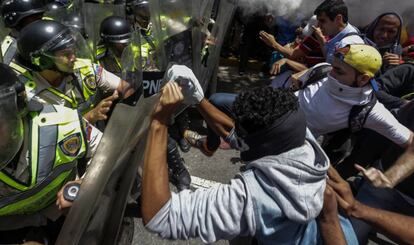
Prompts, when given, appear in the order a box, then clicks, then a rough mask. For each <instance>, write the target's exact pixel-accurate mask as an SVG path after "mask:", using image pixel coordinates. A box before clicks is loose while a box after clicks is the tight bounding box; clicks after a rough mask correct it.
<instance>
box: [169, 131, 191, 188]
mask: <svg viewBox="0 0 414 245" xmlns="http://www.w3.org/2000/svg"><path fill="white" fill-rule="evenodd" d="M167 163H168V173H169V176H170V182H171V183H172V184H173V185H175V187H177V189H178V191H182V190H184V189H190V184H191V176H190V173H189V172H188V170H187V168H186V167H185V166H184V159H183V158H182V157H181V156H180V152H179V151H178V148H177V143H176V142H175V140H173V139H172V138H171V137H168V148H167Z"/></svg>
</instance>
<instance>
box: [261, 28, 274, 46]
mask: <svg viewBox="0 0 414 245" xmlns="http://www.w3.org/2000/svg"><path fill="white" fill-rule="evenodd" d="M259 38H260V40H262V41H263V42H264V43H265V44H266V45H267V46H269V47H271V48H274V47H275V46H276V44H277V42H276V38H275V37H274V36H273V35H272V34H269V33H267V32H265V31H261V32H260V33H259Z"/></svg>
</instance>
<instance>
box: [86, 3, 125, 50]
mask: <svg viewBox="0 0 414 245" xmlns="http://www.w3.org/2000/svg"><path fill="white" fill-rule="evenodd" d="M112 15H116V16H120V17H125V5H123V4H117V5H115V4H99V3H89V2H86V3H83V16H84V18H85V20H86V21H85V30H86V33H87V35H88V45H89V47H90V48H91V50H92V51H93V53H94V54H97V50H98V45H99V42H100V40H101V38H100V34H99V29H100V26H101V22H102V20H104V19H105V18H106V17H109V16H112Z"/></svg>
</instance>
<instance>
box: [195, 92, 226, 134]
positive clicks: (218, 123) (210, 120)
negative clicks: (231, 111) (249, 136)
mask: <svg viewBox="0 0 414 245" xmlns="http://www.w3.org/2000/svg"><path fill="white" fill-rule="evenodd" d="M197 110H198V111H199V112H200V114H201V115H202V116H203V118H204V120H206V122H207V124H208V126H210V128H211V129H213V131H214V132H215V133H216V134H218V135H220V137H222V138H226V137H227V136H228V135H229V134H230V131H231V130H232V129H233V128H234V122H233V120H232V119H231V118H230V117H229V116H227V115H226V114H225V113H223V112H222V111H220V110H219V109H217V108H216V107H215V106H214V105H212V104H211V103H210V102H209V101H208V100H206V99H203V100H202V101H201V102H200V104H198V105H197Z"/></svg>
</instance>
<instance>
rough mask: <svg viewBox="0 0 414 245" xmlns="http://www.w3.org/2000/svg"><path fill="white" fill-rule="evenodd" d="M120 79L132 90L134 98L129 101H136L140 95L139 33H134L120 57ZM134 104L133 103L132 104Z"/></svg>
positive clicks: (140, 62)
mask: <svg viewBox="0 0 414 245" xmlns="http://www.w3.org/2000/svg"><path fill="white" fill-rule="evenodd" d="M121 67H122V75H121V77H122V79H123V80H125V81H127V82H128V84H129V85H130V86H131V87H132V88H134V90H135V95H134V98H131V99H129V100H133V101H138V99H139V97H140V96H141V95H142V60H141V41H140V33H139V32H138V31H134V32H133V33H132V36H131V41H130V43H129V44H128V46H127V47H126V48H125V49H124V51H123V52H122V56H121ZM132 104H134V102H133V103H132Z"/></svg>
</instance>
